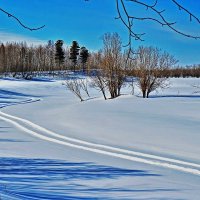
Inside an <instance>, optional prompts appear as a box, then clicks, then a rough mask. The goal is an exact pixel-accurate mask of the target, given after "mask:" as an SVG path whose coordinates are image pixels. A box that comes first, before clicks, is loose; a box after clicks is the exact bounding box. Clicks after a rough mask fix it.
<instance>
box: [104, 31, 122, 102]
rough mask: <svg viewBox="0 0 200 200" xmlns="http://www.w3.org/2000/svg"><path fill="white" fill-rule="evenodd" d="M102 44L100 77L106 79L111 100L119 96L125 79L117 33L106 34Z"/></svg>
mask: <svg viewBox="0 0 200 200" xmlns="http://www.w3.org/2000/svg"><path fill="white" fill-rule="evenodd" d="M103 44H104V48H103V50H102V58H101V75H102V76H103V77H104V78H105V79H106V87H107V88H108V90H109V93H110V96H111V98H116V97H118V96H120V91H121V87H122V85H123V83H124V78H125V74H124V69H123V67H124V66H123V64H124V63H123V61H124V60H123V54H122V52H121V49H122V42H121V38H120V36H119V35H118V34H117V33H113V34H111V33H106V34H104V36H103Z"/></svg>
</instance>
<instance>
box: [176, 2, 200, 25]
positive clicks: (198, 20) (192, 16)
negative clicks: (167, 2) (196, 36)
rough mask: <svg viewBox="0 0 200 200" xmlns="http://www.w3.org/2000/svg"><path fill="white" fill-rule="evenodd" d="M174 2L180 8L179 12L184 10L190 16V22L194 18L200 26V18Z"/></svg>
mask: <svg viewBox="0 0 200 200" xmlns="http://www.w3.org/2000/svg"><path fill="white" fill-rule="evenodd" d="M172 1H173V2H174V3H175V4H176V5H177V6H178V8H179V10H184V11H185V12H186V13H187V14H189V16H190V21H192V18H194V19H195V20H196V21H197V22H198V23H199V24H200V19H199V18H198V17H196V16H195V15H194V14H193V13H192V12H190V11H189V10H188V9H186V8H184V7H183V6H182V5H181V4H179V3H178V2H177V1H176V0H172Z"/></svg>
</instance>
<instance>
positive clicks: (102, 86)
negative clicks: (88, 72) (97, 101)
mask: <svg viewBox="0 0 200 200" xmlns="http://www.w3.org/2000/svg"><path fill="white" fill-rule="evenodd" d="M92 87H94V88H96V89H98V90H99V91H100V92H101V93H102V94H103V97H104V99H105V100H107V97H106V79H105V78H104V77H103V76H101V75H99V74H97V75H96V76H94V77H92Z"/></svg>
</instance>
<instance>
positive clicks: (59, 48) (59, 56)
mask: <svg viewBox="0 0 200 200" xmlns="http://www.w3.org/2000/svg"><path fill="white" fill-rule="evenodd" d="M55 46H56V53H55V61H56V63H58V65H59V69H60V66H61V65H62V64H63V63H64V60H65V53H64V50H63V40H57V42H56V44H55Z"/></svg>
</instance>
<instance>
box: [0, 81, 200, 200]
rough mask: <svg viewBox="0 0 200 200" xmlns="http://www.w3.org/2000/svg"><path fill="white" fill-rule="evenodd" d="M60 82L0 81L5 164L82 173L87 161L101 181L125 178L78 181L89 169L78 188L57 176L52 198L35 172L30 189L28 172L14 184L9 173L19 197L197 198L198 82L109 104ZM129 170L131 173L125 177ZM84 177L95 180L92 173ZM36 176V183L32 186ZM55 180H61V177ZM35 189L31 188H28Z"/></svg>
mask: <svg viewBox="0 0 200 200" xmlns="http://www.w3.org/2000/svg"><path fill="white" fill-rule="evenodd" d="M62 82H63V81H52V80H41V81H39V80H38V81H36V80H35V81H19V80H13V79H4V80H1V82H0V84H1V96H0V100H1V101H0V104H1V107H5V106H6V107H5V108H3V109H2V110H1V111H3V112H0V119H1V126H2V132H1V139H0V142H1V146H0V157H2V159H1V160H2V161H1V163H2V166H5V165H3V164H4V162H5V163H7V165H6V166H7V167H8V168H10V170H11V171H12V168H15V166H17V165H16V163H20V161H23V162H25V163H27V166H28V168H29V166H30V168H31V166H32V167H33V168H34V169H35V172H37V170H38V168H37V167H35V162H36V163H37V162H38V159H42V162H43V163H45V166H46V167H45V168H46V169H47V171H48V170H50V171H51V170H52V169H51V165H50V166H49V165H48V163H49V162H50V163H51V162H54V163H56V164H55V166H56V167H58V166H59V169H60V168H62V170H64V169H63V168H65V165H67V166H68V165H70V163H74V165H75V166H78V167H77V168H82V167H84V165H83V166H82V164H81V163H82V162H84V163H85V162H89V163H90V164H88V165H89V166H88V168H89V169H90V165H95V166H96V167H95V170H94V172H95V173H96V174H97V176H98V175H99V176H101V173H100V172H99V168H100V169H101V167H102V166H103V167H104V168H106V169H107V168H109V170H110V172H107V173H108V174H109V173H111V174H112V172H115V171H117V170H118V171H119V173H118V175H117V176H113V177H112V175H111V177H109V175H107V176H104V177H103V178H101V177H99V178H98V177H97V178H95V180H94V179H93V178H92V177H90V178H88V179H87V181H86V182H85V181H84V183H83V184H80V183H81V182H82V179H84V178H85V173H86V172H84V173H83V174H81V175H80V177H79V178H75V179H76V184H77V185H76V186H74V183H72V182H73V178H72V180H70V181H69V178H66V177H65V176H66V174H65V175H62V178H61V180H60V179H59V178H57V179H59V184H58V183H57V179H53V180H52V187H53V188H54V192H53V193H52V191H51V189H50V188H51V187H50V186H49V184H50V182H48V181H47V179H45V178H43V179H42V181H43V182H44V180H45V181H46V182H45V183H46V184H43V186H42V187H41V188H40V189H38V188H36V185H37V184H38V182H39V183H40V184H41V182H42V181H41V180H40V181H39V177H40V176H36V175H34V173H33V174H32V173H31V172H30V174H28V176H30V177H31V178H30V177H29V178H30V179H28V180H29V181H26V182H25V183H26V184H24V183H23V184H22V182H23V181H22V180H24V179H27V177H24V176H23V173H21V174H20V175H19V177H18V178H16V179H14V178H12V181H11V179H10V178H11V177H10V176H9V174H6V177H7V178H6V179H4V178H3V177H4V176H3V174H1V176H0V184H1V183H2V184H3V185H5V184H6V185H10V184H11V188H12V183H13V187H14V189H10V190H12V191H15V192H14V193H15V195H13V196H14V197H13V198H18V199H28V198H29V197H30V198H32V199H34V198H35V199H45V198H46V199H70V198H71V199H73V198H75V199H98V198H100V199H102V198H103V199H198V197H199V195H200V193H199V191H200V190H199V189H200V188H199V185H200V184H199V183H200V176H199V174H200V157H199V153H200V148H199V143H200V142H199V141H200V133H199V128H200V123H199V122H200V112H199V111H200V107H199V104H200V96H199V95H198V93H194V91H195V89H194V88H193V87H192V85H193V84H199V83H200V80H199V79H194V78H190V79H171V80H170V82H171V87H170V88H168V89H167V90H165V91H158V92H157V93H154V94H152V96H151V97H152V98H150V99H142V98H140V97H135V96H131V95H127V94H128V91H127V88H124V93H125V94H126V95H123V96H122V97H120V98H118V99H115V100H108V101H104V100H103V99H102V98H101V97H100V98H99V96H100V94H99V93H97V92H96V91H94V90H92V91H91V93H92V96H95V97H97V98H95V99H91V100H88V101H85V102H83V103H80V102H79V101H78V100H77V99H76V98H75V97H74V96H73V95H72V94H71V93H70V92H69V91H67V90H66V89H65V87H64V86H63V85H62ZM136 95H139V91H138V90H137V89H136ZM11 105H12V106H11ZM7 106H8V107H7ZM5 113H7V114H5ZM27 120H28V121H27ZM3 127H4V128H3ZM59 160H62V161H59ZM60 162H61V164H60V165H59V164H57V163H60ZM91 163H92V164H91ZM55 166H54V167H53V168H54V169H55ZM70 166H71V165H70ZM108 166H109V167H108ZM73 167H74V166H73ZM73 167H72V168H73ZM104 168H103V169H104ZM19 169H20V170H23V169H24V166H21V165H20V166H19V168H18V170H19ZM40 170H41V169H39V171H40ZM71 170H72V169H71ZM71 170H68V171H70V172H71ZM123 170H125V171H126V170H130V171H128V173H127V174H126V173H125V174H124V171H123ZM131 170H132V171H131ZM72 171H73V170H72ZM100 171H101V170H100ZM103 171H106V170H105V169H104V170H103ZM56 172H57V170H56ZM129 172H130V173H129ZM12 173H13V171H12ZM27 173H28V170H27ZM54 173H55V172H54ZM91 173H92V174H91ZM99 173H100V174H99ZM142 173H143V174H142ZM44 174H45V173H44ZM86 174H87V175H90V176H92V175H94V174H93V169H92V170H88V171H87V173H86ZM32 176H36V177H37V178H38V180H37V181H33V180H34V178H33V177H32ZM55 176H59V177H60V175H59V174H57V173H55ZM9 180H10V181H9ZM66 180H67V181H66ZM11 182H12V183H11ZM93 182H94V183H93ZM64 183H65V184H64ZM79 184H80V185H81V186H80V185H79ZM30 185H32V186H33V188H32V189H31V190H30V191H29V189H27V188H30ZM63 185H64V186H63ZM72 185H73V187H71V186H72ZM86 186H87V189H85V190H84V191H83V187H84V188H85V187H86ZM97 186H99V188H98V190H97V189H96V190H95V189H94V187H97ZM15 187H16V188H15ZM23 187H25V188H26V190H25V189H23ZM69 188H70V189H69ZM92 188H93V189H92ZM69 190H70V191H74V192H70V195H69V194H68V193H69ZM2 191H4V190H2ZM55 191H57V192H55ZM61 191H62V192H61ZM67 191H68V192H67ZM94 191H95V194H94ZM97 193H98V194H97ZM2 194H4V195H7V193H5V192H2ZM49 194H52V195H55V196H52V198H51V197H50V196H49ZM75 194H77V196H76V195H75ZM116 194H117V195H116ZM19 195H22V196H21V197H19ZM23 195H24V196H23ZM11 196H12V195H10V198H11ZM5 198H6V197H5Z"/></svg>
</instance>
